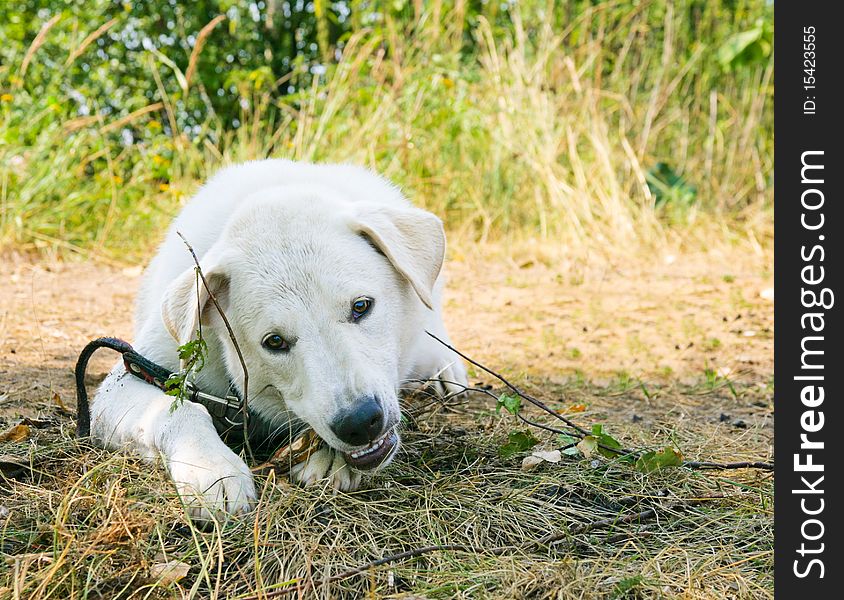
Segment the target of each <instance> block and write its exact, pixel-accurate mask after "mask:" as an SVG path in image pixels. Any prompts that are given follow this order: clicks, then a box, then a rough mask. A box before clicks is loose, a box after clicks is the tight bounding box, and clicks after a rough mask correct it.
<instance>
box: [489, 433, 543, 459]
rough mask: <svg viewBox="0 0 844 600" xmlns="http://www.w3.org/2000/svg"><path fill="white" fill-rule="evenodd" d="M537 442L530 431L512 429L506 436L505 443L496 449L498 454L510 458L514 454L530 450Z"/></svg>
mask: <svg viewBox="0 0 844 600" xmlns="http://www.w3.org/2000/svg"><path fill="white" fill-rule="evenodd" d="M538 443H539V440H538V439H536V437H534V435H533V434H532V433H531V432H530V431H527V430H525V431H513V432H511V433H510V435H509V436H508V437H507V443H506V444H504V445H503V446H501V447H500V448H499V449H498V456H500V457H501V458H510V457H511V456H513V455H514V454H518V453H519V452H524V451H525V450H530V449H531V448H533V447H534V446H536V445H537V444H538Z"/></svg>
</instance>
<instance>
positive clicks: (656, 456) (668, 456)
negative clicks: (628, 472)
mask: <svg viewBox="0 0 844 600" xmlns="http://www.w3.org/2000/svg"><path fill="white" fill-rule="evenodd" d="M682 464H683V455H682V454H681V453H680V451H679V450H675V449H674V448H671V447H670V446H666V447H665V448H664V449H662V450H659V451H654V450H650V451H648V452H645V453H644V454H642V455H641V456H639V458H638V459H636V463H635V464H634V466H635V468H636V469H638V470H639V471H642V472H643V473H653V472H654V471H659V470H660V469H664V468H667V467H679V466H681V465H682Z"/></svg>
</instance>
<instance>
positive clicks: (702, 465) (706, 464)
mask: <svg viewBox="0 0 844 600" xmlns="http://www.w3.org/2000/svg"><path fill="white" fill-rule="evenodd" d="M682 466H684V467H686V468H687V469H700V470H704V469H711V470H720V469H762V470H764V471H773V470H774V463H766V462H758V461H757V462H734V463H717V462H710V461H695V460H687V461H686V462H684V463H683V465H682Z"/></svg>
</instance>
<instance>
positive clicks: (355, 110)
mask: <svg viewBox="0 0 844 600" xmlns="http://www.w3.org/2000/svg"><path fill="white" fill-rule="evenodd" d="M673 6H674V5H673V4H672V3H665V4H663V3H659V2H644V3H640V4H639V5H637V6H635V7H629V8H628V7H626V4H624V3H618V2H615V3H613V2H610V3H604V4H601V5H598V6H595V7H590V8H589V9H587V10H586V11H585V12H583V13H582V14H579V15H574V16H572V17H571V19H570V20H569V21H568V23H567V25H566V26H565V27H560V24H559V18H556V19H552V18H551V17H550V16H549V15H551V14H552V12H547V13H545V16H544V17H543V16H542V15H541V14H538V13H536V12H532V13H531V14H529V15H522V14H521V13H520V12H519V8H518V5H515V7H514V8H513V9H512V10H513V13H512V22H513V27H512V28H511V31H509V32H506V33H503V32H502V31H501V30H500V29H494V28H493V27H492V26H491V25H490V23H489V21H487V20H486V19H485V18H484V17H478V18H477V19H473V20H472V21H471V22H469V21H467V20H466V16H465V10H464V8H465V7H464V6H463V4H462V3H457V4H456V5H455V7H453V8H452V10H450V11H449V10H447V9H448V5H446V4H444V3H441V2H435V3H432V4H430V5H425V4H420V6H419V7H418V9H419V11H420V12H419V15H420V16H419V19H418V20H417V21H415V22H412V23H399V22H393V21H389V20H388V21H387V25H386V26H385V27H383V28H381V29H379V30H378V31H370V30H366V29H361V30H359V31H357V32H356V33H355V34H354V35H353V36H352V37H351V39H350V40H348V42H347V44H346V46H345V48H344V51H343V58H342V60H340V61H339V63H338V64H337V65H336V66H333V67H330V68H328V70H327V72H326V73H325V75H324V76H319V77H314V78H305V77H303V76H301V75H300V74H294V75H291V76H288V77H284V78H282V79H281V80H279V81H275V82H272V81H268V80H266V77H262V76H261V74H260V73H258V74H257V75H256V76H255V77H253V78H252V79H251V80H247V81H244V82H243V84H242V85H240V86H239V90H240V94H241V107H242V111H241V115H240V118H239V119H238V120H239V127H237V128H234V127H232V125H231V124H230V123H224V122H223V121H222V120H221V119H220V118H218V117H216V116H215V115H214V114H213V113H212V112H209V116H208V118H207V120H206V122H205V123H204V125H203V128H202V131H201V132H192V133H191V134H190V135H187V134H185V133H176V134H173V135H165V134H164V132H163V131H162V128H161V122H162V121H163V122H164V123H165V124H169V128H170V129H171V130H172V131H175V132H178V131H179V126H178V122H177V121H178V119H177V115H176V114H175V113H176V109H175V107H174V104H175V101H174V99H173V98H174V96H178V94H180V93H186V92H188V79H189V77H186V76H185V75H184V74H182V73H181V71H178V67H176V65H175V64H174V63H173V61H172V60H170V59H169V58H167V57H166V56H163V55H162V54H161V53H160V52H158V51H156V52H155V53H149V56H148V64H149V70H150V76H151V77H152V78H154V79H155V81H156V82H157V86H158V91H159V96H160V98H159V99H158V101H160V103H161V108H160V109H159V104H158V101H156V102H155V103H149V104H147V105H142V106H137V107H133V108H134V110H132V111H127V114H125V115H123V116H115V117H108V118H106V117H102V116H91V117H83V118H74V119H64V120H63V121H62V122H59V120H58V119H57V118H56V117H55V115H56V112H57V110H58V109H56V108H55V106H53V107H51V105H49V104H46V105H45V103H44V102H41V101H39V99H37V98H33V97H28V96H27V95H26V93H25V91H23V90H20V91H19V92H18V93H16V94H15V95H14V98H12V99H11V100H10V101H8V102H6V103H5V106H4V108H3V113H2V119H0V127H4V128H5V129H6V131H7V132H10V131H11V132H13V133H12V134H8V135H7V136H6V137H7V139H11V140H13V143H7V144H5V145H3V146H0V158H2V160H1V161H0V165H2V166H0V206H2V217H0V239H2V242H3V243H4V244H5V245H13V246H17V247H41V248H43V247H58V246H61V247H64V248H70V249H74V250H78V251H80V252H83V253H92V252H93V253H98V254H102V255H107V256H112V257H113V256H115V255H120V256H121V257H124V258H127V259H129V260H131V258H132V257H134V256H139V255H141V254H143V252H144V251H146V250H147V249H148V248H149V247H150V245H151V244H152V243H154V242H155V241H156V240H157V239H158V237H159V236H160V232H161V230H162V229H163V227H164V226H165V225H166V223H167V221H168V220H169V219H170V218H171V217H172V216H173V215H174V214H175V212H176V211H177V210H178V208H179V206H180V205H181V203H182V202H183V201H184V200H185V198H186V197H187V196H189V195H190V193H191V192H192V191H193V190H194V189H195V187H196V185H197V183H198V182H199V181H201V180H202V179H204V178H206V177H207V176H208V175H209V174H210V173H212V172H213V171H215V170H216V169H218V168H219V167H220V166H221V165H223V164H226V163H230V162H236V161H241V160H250V159H258V158H265V157H269V156H273V157H285V158H294V159H298V160H310V161H349V162H355V163H359V164H364V165H368V166H370V167H372V168H374V169H376V170H378V171H380V172H381V173H383V174H384V175H386V176H387V177H390V178H392V179H394V180H395V181H397V182H398V183H399V184H400V185H401V186H402V187H403V188H404V189H405V190H406V191H407V193H408V194H409V195H410V196H411V197H412V198H413V199H414V200H415V201H416V202H417V203H419V204H420V205H422V206H425V207H426V208H429V209H430V210H433V211H434V212H436V213H437V214H439V215H441V216H442V217H443V218H444V219H445V220H446V223H447V226H448V228H449V229H450V230H451V231H452V234H453V236H454V237H455V238H458V239H464V240H469V239H471V240H481V241H485V240H496V239H502V238H510V239H512V238H525V237H530V238H540V239H543V240H547V241H552V242H554V243H560V244H564V245H566V246H567V247H576V248H582V249H584V250H598V249H600V250H602V251H607V250H609V251H613V250H615V251H619V252H622V253H627V252H630V251H632V250H633V249H634V248H637V247H642V248H646V249H652V248H653V247H654V246H655V245H661V244H665V243H685V244H691V245H695V244H696V245H698V246H700V245H709V244H712V243H714V242H715V241H716V240H717V241H730V240H732V241H735V240H750V241H751V242H752V243H755V244H757V245H759V242H757V240H759V239H761V240H763V242H762V243H764V239H766V238H767V237H769V236H770V230H771V220H772V219H771V211H770V207H771V191H772V144H771V141H770V140H769V139H768V137H769V132H770V125H771V114H770V111H771V108H772V107H771V103H770V100H771V77H772V63H771V62H770V61H768V62H767V63H765V64H762V65H757V66H753V67H750V68H747V69H744V70H743V71H741V72H737V73H735V74H733V75H731V76H730V77H725V76H724V75H723V73H720V72H719V68H718V66H717V64H714V55H715V52H716V50H717V42H718V39H716V38H713V40H704V41H701V40H698V39H695V38H694V37H693V36H692V33H690V28H689V26H688V23H687V22H686V21H687V19H688V16H687V14H686V13H685V12H684V11H681V10H679V9H678V10H675V9H674V8H673ZM705 17H706V15H704V18H702V22H705V23H708V22H709V21H707V20H706V18H705ZM217 21H218V20H215V21H214V22H212V23H211V24H209V26H208V28H206V29H208V31H210V29H209V28H212V27H213V26H214V25H216V24H217ZM710 21H712V22H714V19H712V18H710ZM106 25H108V24H106ZM104 27H105V25H104V26H102V27H100V28H99V29H97V30H96V31H102V30H103V28H104ZM96 31H95V33H96ZM91 35H93V34H91ZM465 35H470V36H472V38H473V39H474V40H475V48H476V51H475V52H473V53H472V54H471V55H468V56H467V54H466V52H465V47H464V39H463V37H464V36H465ZM88 37H90V36H88ZM654 41H659V43H658V44H654V43H653V42H654ZM42 42H43V40H42ZM84 45H85V41H83V42H82V46H84ZM196 48H197V49H198V50H197V52H195V53H194V55H192V56H191V60H190V64H191V66H195V64H196V60H197V56H196V55H198V52H199V51H201V45H199V44H198V45H197V47H196ZM37 50H38V49H37V48H35V49H30V52H27V54H26V57H27V58H28V59H32V57H33V56H36V57H37ZM82 50H83V51H84V48H82ZM79 52H80V51H79V50H78V49H76V50H71V51H70V54H69V58H68V60H70V59H71V58H70V57H73V58H76V56H78V54H79ZM174 70H175V71H178V72H177V73H176V80H177V81H179V82H181V81H182V80H184V85H182V84H180V87H181V88H182V89H168V87H167V82H168V81H172V78H168V77H165V75H170V74H172V73H171V72H172V71H174ZM10 73H11V71H9V70H7V72H6V73H2V74H0V77H7V78H8V76H9V74H10ZM188 73H189V76H190V77H192V76H193V69H191V68H190V67H189V68H188ZM56 76H57V77H61V74H57V75H56ZM193 83H194V82H191V84H190V93H196V94H202V93H204V90H203V89H202V86H201V85H193ZM198 83H201V82H198ZM291 83H294V84H296V85H297V91H296V92H295V93H292V94H282V93H281V92H280V89H282V88H283V87H285V86H287V85H289V84H291ZM197 88H198V89H197ZM127 129H128V130H131V131H133V132H135V137H136V142H135V143H134V144H132V145H130V146H124V145H123V144H121V143H120V135H121V132H122V131H123V130H127ZM165 129H166V127H165ZM21 140H25V141H26V143H21ZM162 163H163V164H164V165H165V167H166V169H164V170H162V169H161V168H159V167H160V165H161V164H162ZM659 163H666V164H668V165H669V166H670V168H671V169H672V172H676V173H677V174H678V176H679V177H680V178H681V179H682V182H683V183H682V185H684V186H686V188H684V189H691V190H693V192H690V193H693V199H692V201H689V202H674V201H663V202H660V198H658V197H656V192H655V188H654V186H653V174H654V168H655V165H658V164H659Z"/></svg>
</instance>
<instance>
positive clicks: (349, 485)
mask: <svg viewBox="0 0 844 600" xmlns="http://www.w3.org/2000/svg"><path fill="white" fill-rule="evenodd" d="M290 477H291V478H292V479H293V480H294V481H297V482H299V483H301V484H303V485H306V486H309V485H314V484H317V483H319V482H320V481H321V480H325V479H328V482H329V484H330V485H331V487H333V488H334V489H335V490H342V491H344V492H352V491H354V490H356V489H358V488H359V487H360V481H361V474H360V473H358V472H357V471H355V470H354V469H352V468H351V467H350V466H349V465H347V464H346V461H345V459H344V458H343V456H342V455H341V454H340V453H339V452H336V451H334V450H332V449H331V448H322V449H320V450H317V451H316V452H314V453H313V454H311V455H310V456H309V457H308V459H307V460H305V461H303V462H301V463H299V464H298V465H296V466H294V467H293V468H292V469H291V470H290Z"/></svg>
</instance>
